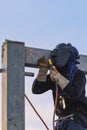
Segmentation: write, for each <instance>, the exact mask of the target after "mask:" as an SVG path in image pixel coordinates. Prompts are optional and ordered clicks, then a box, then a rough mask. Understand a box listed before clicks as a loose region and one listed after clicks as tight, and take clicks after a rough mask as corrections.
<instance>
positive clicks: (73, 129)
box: [55, 119, 87, 130]
mask: <svg viewBox="0 0 87 130" xmlns="http://www.w3.org/2000/svg"><path fill="white" fill-rule="evenodd" d="M55 130H87V128H84V127H83V126H81V125H80V124H78V123H76V122H75V121H74V120H71V119H69V120H64V121H57V123H56V126H55Z"/></svg>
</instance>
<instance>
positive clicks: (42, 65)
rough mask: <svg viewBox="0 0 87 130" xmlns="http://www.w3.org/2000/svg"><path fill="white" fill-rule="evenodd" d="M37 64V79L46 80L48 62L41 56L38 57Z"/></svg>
mask: <svg viewBox="0 0 87 130" xmlns="http://www.w3.org/2000/svg"><path fill="white" fill-rule="evenodd" d="M37 65H38V68H39V72H38V75H37V77H36V79H37V80H38V81H42V82H46V78H47V71H48V62H47V61H46V59H45V56H42V57H41V58H39V59H38V61H37Z"/></svg>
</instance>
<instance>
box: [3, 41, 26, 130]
mask: <svg viewBox="0 0 87 130" xmlns="http://www.w3.org/2000/svg"><path fill="white" fill-rule="evenodd" d="M2 67H3V68H4V69H6V70H5V71H3V72H2V130H25V102H24V93H25V90H24V43H21V42H14V41H9V40H6V41H5V43H4V44H3V46H2Z"/></svg>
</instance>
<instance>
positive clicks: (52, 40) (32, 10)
mask: <svg viewBox="0 0 87 130" xmlns="http://www.w3.org/2000/svg"><path fill="white" fill-rule="evenodd" d="M5 39H9V40H13V41H22V42H24V43H25V46H28V47H35V48H43V49H53V48H55V46H56V45H57V44H58V43H61V42H64V43H71V44H72V45H73V46H75V47H76V48H78V50H79V53H80V54H84V55H86V54H87V0H0V67H1V66H2V65H1V47H2V45H3V42H4V41H5ZM28 69H29V71H31V72H34V73H35V76H34V77H25V92H26V94H27V96H29V98H30V100H31V101H32V103H33V104H34V106H35V107H36V109H37V110H38V112H39V113H40V115H41V116H42V117H43V118H44V120H45V122H46V123H47V125H48V127H49V128H50V129H52V114H53V99H52V93H51V91H48V92H46V93H44V94H41V95H34V94H32V92H31V88H32V83H33V80H34V79H35V77H36V76H37V73H38V70H37V69H34V68H28ZM0 82H1V74H0ZM0 84H1V83H0ZM1 88H2V86H1V85H0V111H1ZM25 104H26V105H25V130H41V129H43V130H45V127H44V126H43V124H42V122H41V121H40V119H39V118H38V117H37V115H36V114H35V113H34V111H33V110H32V108H31V106H30V105H29V104H28V103H27V101H25ZM0 113H1V112H0ZM0 130H1V114H0Z"/></svg>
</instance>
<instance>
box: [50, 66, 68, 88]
mask: <svg viewBox="0 0 87 130" xmlns="http://www.w3.org/2000/svg"><path fill="white" fill-rule="evenodd" d="M50 78H51V80H52V81H55V82H56V83H57V85H59V86H60V88H61V89H62V90H63V89H64V88H65V87H66V86H67V85H68V83H69V80H67V79H66V78H65V77H64V76H62V75H61V74H60V73H59V72H58V71H56V69H55V68H54V69H52V70H51V71H50Z"/></svg>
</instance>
